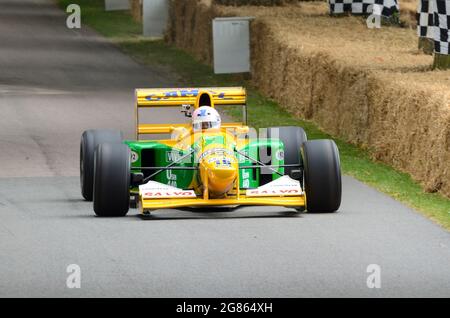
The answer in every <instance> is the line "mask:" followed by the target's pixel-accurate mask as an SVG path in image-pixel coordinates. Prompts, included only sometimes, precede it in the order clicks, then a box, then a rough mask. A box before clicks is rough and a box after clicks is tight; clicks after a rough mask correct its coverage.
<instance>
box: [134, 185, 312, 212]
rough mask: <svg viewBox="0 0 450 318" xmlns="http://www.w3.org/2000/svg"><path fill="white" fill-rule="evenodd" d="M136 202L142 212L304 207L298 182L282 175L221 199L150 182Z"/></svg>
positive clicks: (302, 194) (140, 192)
mask: <svg viewBox="0 0 450 318" xmlns="http://www.w3.org/2000/svg"><path fill="white" fill-rule="evenodd" d="M139 202H140V210H141V212H142V213H145V212H147V211H151V210H156V209H164V208H166V209H167V208H181V207H202V206H236V205H238V206H242V205H267V206H285V207H294V208H299V207H304V206H305V205H306V200H305V195H304V192H303V190H302V189H301V186H300V183H299V182H298V181H296V180H293V179H291V178H290V177H289V176H283V177H282V178H279V179H278V180H275V181H273V182H270V183H268V184H266V185H264V186H261V187H259V188H257V189H248V190H246V191H242V190H240V191H238V192H235V193H230V194H228V195H226V196H225V197H224V198H220V199H211V198H205V197H201V196H197V195H196V194H195V192H194V191H193V190H183V189H178V188H176V187H173V186H169V185H165V184H161V183H158V182H155V181H150V182H148V183H147V184H145V185H141V186H140V187H139Z"/></svg>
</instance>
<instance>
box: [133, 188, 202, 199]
mask: <svg viewBox="0 0 450 318" xmlns="http://www.w3.org/2000/svg"><path fill="white" fill-rule="evenodd" d="M141 195H142V198H144V199H164V198H166V199H167V198H172V199H173V198H196V197H197V196H196V195H195V192H194V191H193V190H178V191H177V190H146V191H144V192H142V194H141Z"/></svg>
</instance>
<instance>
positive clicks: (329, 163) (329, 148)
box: [302, 140, 342, 213]
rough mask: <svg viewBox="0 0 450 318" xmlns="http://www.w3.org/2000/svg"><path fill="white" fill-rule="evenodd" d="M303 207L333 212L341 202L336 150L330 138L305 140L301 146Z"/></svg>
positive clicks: (310, 209)
mask: <svg viewBox="0 0 450 318" xmlns="http://www.w3.org/2000/svg"><path fill="white" fill-rule="evenodd" d="M302 157H303V165H304V182H305V186H304V188H305V194H306V209H307V211H308V212H311V213H320V212H324V213H327V212H328V213H329V212H335V211H337V210H338V209H339V207H340V205H341V196H342V180H341V166H340V159H339V150H338V148H337V146H336V144H335V142H334V141H332V140H313V141H307V142H305V143H304V144H303V147H302Z"/></svg>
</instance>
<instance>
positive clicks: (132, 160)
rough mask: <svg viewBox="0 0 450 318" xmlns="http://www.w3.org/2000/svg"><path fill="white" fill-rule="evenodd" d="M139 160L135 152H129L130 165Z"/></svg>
mask: <svg viewBox="0 0 450 318" xmlns="http://www.w3.org/2000/svg"><path fill="white" fill-rule="evenodd" d="M138 160H139V155H138V153H137V152H135V151H132V152H131V163H135V162H137V161H138Z"/></svg>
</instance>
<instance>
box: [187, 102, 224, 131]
mask: <svg viewBox="0 0 450 318" xmlns="http://www.w3.org/2000/svg"><path fill="white" fill-rule="evenodd" d="M192 123H193V126H194V130H202V129H219V128H220V126H221V123H222V119H221V118H220V115H219V113H218V112H217V110H215V109H214V108H212V107H210V106H201V107H199V108H197V109H196V110H195V111H194V113H193V114H192Z"/></svg>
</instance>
